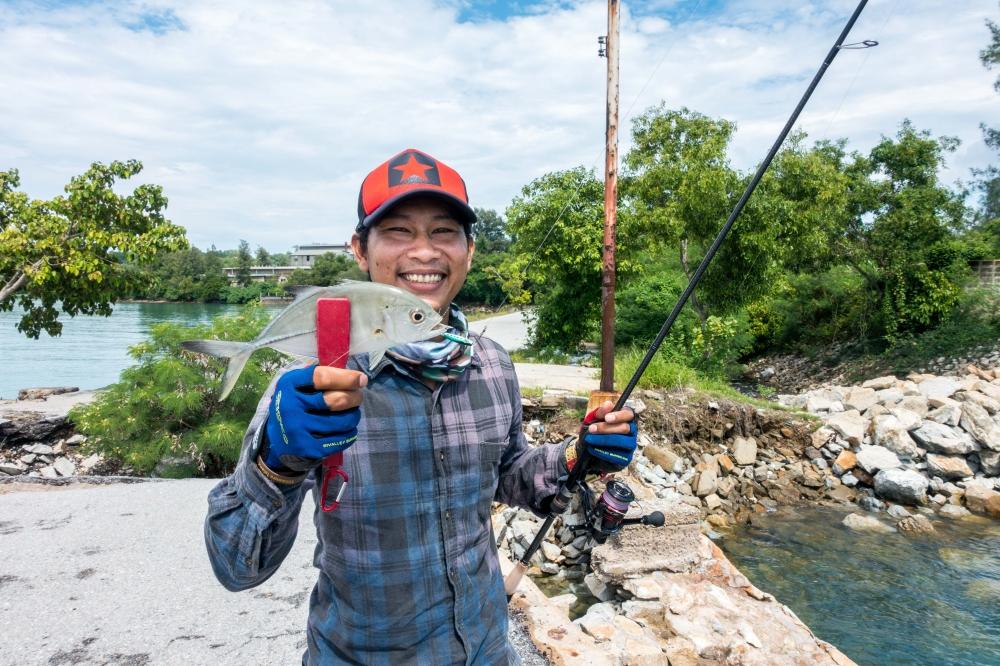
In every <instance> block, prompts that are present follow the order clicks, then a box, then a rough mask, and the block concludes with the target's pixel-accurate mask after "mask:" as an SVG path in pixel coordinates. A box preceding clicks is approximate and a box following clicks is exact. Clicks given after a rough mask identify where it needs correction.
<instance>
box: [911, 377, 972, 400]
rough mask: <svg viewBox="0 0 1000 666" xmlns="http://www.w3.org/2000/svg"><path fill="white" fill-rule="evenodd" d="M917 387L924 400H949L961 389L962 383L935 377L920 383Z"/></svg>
mask: <svg viewBox="0 0 1000 666" xmlns="http://www.w3.org/2000/svg"><path fill="white" fill-rule="evenodd" d="M917 387H918V389H919V390H920V393H922V394H923V395H924V397H926V398H950V397H951V396H952V395H954V394H955V392H956V391H959V390H960V389H961V388H962V383H961V382H960V381H958V380H957V379H952V378H950V377H935V378H934V379H928V380H925V381H922V382H920V383H919V384H917Z"/></svg>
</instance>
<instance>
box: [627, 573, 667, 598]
mask: <svg viewBox="0 0 1000 666" xmlns="http://www.w3.org/2000/svg"><path fill="white" fill-rule="evenodd" d="M622 587H624V588H625V589H626V590H628V591H629V592H630V593H631V594H632V596H633V597H634V598H636V599H639V600H647V601H648V600H651V599H659V598H660V596H661V595H662V594H663V588H662V587H661V586H660V583H659V581H658V580H657V579H656V578H654V577H653V576H643V577H641V578H629V579H628V580H626V581H625V582H624V583H623V584H622Z"/></svg>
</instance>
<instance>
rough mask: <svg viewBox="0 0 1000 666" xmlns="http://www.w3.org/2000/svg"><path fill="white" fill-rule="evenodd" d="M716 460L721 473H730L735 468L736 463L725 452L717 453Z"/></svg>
mask: <svg viewBox="0 0 1000 666" xmlns="http://www.w3.org/2000/svg"><path fill="white" fill-rule="evenodd" d="M717 460H718V462H719V471H721V472H722V473H723V474H726V475H728V474H732V472H733V470H734V469H735V468H736V465H735V464H734V463H733V461H732V459H731V458H730V457H729V456H727V455H726V454H725V453H722V454H719V457H718V458H717Z"/></svg>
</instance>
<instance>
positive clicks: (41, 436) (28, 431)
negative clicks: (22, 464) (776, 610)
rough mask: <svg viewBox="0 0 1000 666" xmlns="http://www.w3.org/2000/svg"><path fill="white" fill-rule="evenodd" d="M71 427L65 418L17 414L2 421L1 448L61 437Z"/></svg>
mask: <svg viewBox="0 0 1000 666" xmlns="http://www.w3.org/2000/svg"><path fill="white" fill-rule="evenodd" d="M69 428H70V425H69V424H68V423H67V422H66V417H65V416H55V415H49V414H44V415H43V414H39V413H37V412H17V413H12V414H8V415H6V416H5V418H3V419H0V443H2V444H0V446H16V445H18V444H29V443H31V442H39V441H46V440H49V439H54V438H57V437H59V436H61V435H62V434H63V433H64V432H66V431H68V430H69Z"/></svg>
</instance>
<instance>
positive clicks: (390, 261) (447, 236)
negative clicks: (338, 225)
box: [351, 197, 475, 321]
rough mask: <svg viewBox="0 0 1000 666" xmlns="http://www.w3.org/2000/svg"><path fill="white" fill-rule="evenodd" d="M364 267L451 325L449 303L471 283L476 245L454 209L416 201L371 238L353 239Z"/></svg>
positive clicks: (423, 199)
mask: <svg viewBox="0 0 1000 666" xmlns="http://www.w3.org/2000/svg"><path fill="white" fill-rule="evenodd" d="M351 245H352V246H353V248H354V257H355V259H356V260H357V262H358V266H359V267H360V268H361V270H363V271H367V272H368V274H369V275H370V276H371V280H372V282H381V283H383V284H391V285H394V286H396V287H399V288H401V289H405V290H406V291H409V292H411V293H413V294H416V295H417V296H418V297H420V298H421V299H423V300H424V302H426V303H428V304H430V306H431V307H433V308H434V309H435V310H437V311H438V312H439V313H441V315H442V316H444V317H445V320H446V321H447V317H448V305H449V304H450V303H451V301H452V299H454V298H455V295H456V294H457V293H458V291H459V289H461V288H462V285H463V284H464V283H465V276H466V275H467V274H468V273H469V268H470V267H471V266H472V253H473V251H474V250H475V244H474V243H473V241H472V239H471V238H469V237H467V236H466V235H465V230H464V229H463V227H462V223H461V222H459V221H458V220H456V219H455V217H454V215H453V214H452V213H451V212H450V211H449V209H448V207H447V206H446V205H445V204H444V203H442V202H441V201H439V200H437V199H434V198H433V197H413V198H410V199H406V200H405V201H403V202H401V203H399V204H397V205H396V206H393V208H392V209H391V210H390V211H389V212H388V213H386V215H385V216H384V217H383V218H382V219H381V220H379V222H378V223H377V224H376V225H375V226H374V227H373V228H372V230H371V232H370V233H369V234H368V248H367V253H365V252H362V250H361V238H360V236H359V235H358V234H354V236H353V238H351Z"/></svg>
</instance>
